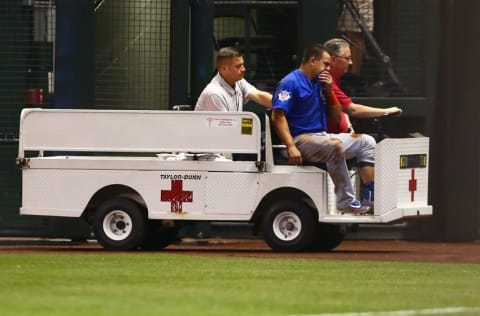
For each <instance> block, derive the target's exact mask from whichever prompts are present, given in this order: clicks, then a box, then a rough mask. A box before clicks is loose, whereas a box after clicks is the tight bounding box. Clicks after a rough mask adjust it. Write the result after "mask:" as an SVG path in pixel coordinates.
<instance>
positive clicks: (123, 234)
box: [93, 198, 146, 250]
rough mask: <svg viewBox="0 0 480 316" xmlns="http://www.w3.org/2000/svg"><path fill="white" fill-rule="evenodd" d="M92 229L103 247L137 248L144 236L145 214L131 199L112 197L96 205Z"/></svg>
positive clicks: (111, 248) (114, 248)
mask: <svg viewBox="0 0 480 316" xmlns="http://www.w3.org/2000/svg"><path fill="white" fill-rule="evenodd" d="M93 231H94V233H95V237H96V238H97V241H98V243H99V244H100V245H102V246H103V247H104V248H105V249H109V250H133V249H137V248H138V247H139V246H140V245H141V244H142V242H143V240H144V239H145V236H146V216H145V213H144V212H143V211H142V209H141V208H140V207H139V206H138V205H137V204H136V203H134V202H132V201H131V200H128V199H125V198H114V199H111V200H108V201H106V202H104V203H102V204H101V205H100V206H99V207H98V209H97V211H96V212H95V215H94V220H93Z"/></svg>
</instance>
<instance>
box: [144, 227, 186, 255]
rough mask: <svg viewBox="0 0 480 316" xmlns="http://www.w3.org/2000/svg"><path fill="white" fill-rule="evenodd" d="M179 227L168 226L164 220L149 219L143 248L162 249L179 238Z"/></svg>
mask: <svg viewBox="0 0 480 316" xmlns="http://www.w3.org/2000/svg"><path fill="white" fill-rule="evenodd" d="M178 231H179V227H169V226H166V225H165V224H164V223H163V221H149V222H148V223H147V236H146V238H145V240H144V241H143V243H142V245H141V248H142V249H143V250H161V249H163V248H165V247H167V246H168V245H170V244H171V243H173V242H174V241H176V240H177V235H178Z"/></svg>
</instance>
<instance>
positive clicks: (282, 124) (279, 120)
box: [272, 109, 303, 165]
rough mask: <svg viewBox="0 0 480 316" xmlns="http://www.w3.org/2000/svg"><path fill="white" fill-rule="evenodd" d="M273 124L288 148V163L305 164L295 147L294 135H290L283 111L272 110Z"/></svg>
mask: <svg viewBox="0 0 480 316" xmlns="http://www.w3.org/2000/svg"><path fill="white" fill-rule="evenodd" d="M272 123H273V125H274V127H275V130H276V131H277V135H278V138H280V140H281V141H282V142H283V143H284V144H285V145H286V146H287V152H288V162H289V163H291V164H293V165H301V164H302V162H303V160H302V154H301V153H300V151H299V150H298V148H297V146H296V145H295V142H294V140H293V137H292V134H290V128H289V127H288V121H287V118H286V117H285V112H284V111H283V110H281V109H274V110H272Z"/></svg>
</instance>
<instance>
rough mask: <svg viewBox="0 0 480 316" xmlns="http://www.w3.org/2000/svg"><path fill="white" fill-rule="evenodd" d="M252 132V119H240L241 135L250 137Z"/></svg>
mask: <svg viewBox="0 0 480 316" xmlns="http://www.w3.org/2000/svg"><path fill="white" fill-rule="evenodd" d="M252 130H253V119H251V118H245V117H244V118H242V134H243V135H252Z"/></svg>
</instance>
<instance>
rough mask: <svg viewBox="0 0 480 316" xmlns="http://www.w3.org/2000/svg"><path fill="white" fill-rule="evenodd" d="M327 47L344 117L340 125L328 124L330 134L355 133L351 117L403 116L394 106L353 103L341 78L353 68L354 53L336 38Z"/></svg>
mask: <svg viewBox="0 0 480 316" xmlns="http://www.w3.org/2000/svg"><path fill="white" fill-rule="evenodd" d="M324 45H325V47H326V48H327V50H328V52H329V53H330V55H331V63H330V74H331V75H332V78H333V83H332V88H333V91H334V93H335V95H336V96H337V99H338V101H339V102H340V105H341V106H342V110H343V115H342V119H341V120H340V122H339V123H333V122H328V132H330V133H348V132H351V133H353V128H352V124H351V123H350V119H349V115H350V116H352V117H355V118H375V117H379V116H382V115H389V114H396V115H400V114H402V109H400V108H398V107H396V106H394V107H390V108H376V107H371V106H367V105H362V104H358V103H354V102H352V99H351V98H350V97H349V96H347V95H346V94H345V93H344V92H343V91H342V89H340V78H341V77H342V76H343V75H345V74H346V73H347V72H348V70H349V68H350V67H351V66H352V64H353V62H352V52H351V50H350V45H349V44H348V42H347V41H345V40H343V39H340V38H334V39H331V40H328V41H326V42H325V44H324Z"/></svg>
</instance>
